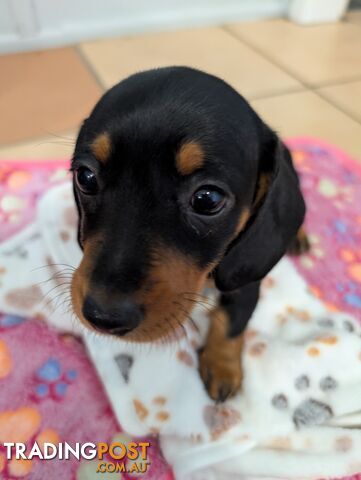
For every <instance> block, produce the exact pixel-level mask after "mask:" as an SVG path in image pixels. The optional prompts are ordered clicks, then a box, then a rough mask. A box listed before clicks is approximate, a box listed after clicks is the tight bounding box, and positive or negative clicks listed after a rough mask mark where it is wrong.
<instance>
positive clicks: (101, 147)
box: [90, 132, 112, 163]
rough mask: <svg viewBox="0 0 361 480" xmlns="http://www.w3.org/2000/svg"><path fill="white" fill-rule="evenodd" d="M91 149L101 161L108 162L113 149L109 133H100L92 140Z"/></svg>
mask: <svg viewBox="0 0 361 480" xmlns="http://www.w3.org/2000/svg"><path fill="white" fill-rule="evenodd" d="M90 148H91V151H92V152H93V154H94V156H95V158H96V159H97V160H99V162H102V163H106V162H107V161H108V159H109V157H110V153H111V151H112V143H111V140H110V135H109V133H106V132H103V133H100V134H99V135H98V136H97V137H96V138H95V139H94V140H93V142H92V144H91V146H90Z"/></svg>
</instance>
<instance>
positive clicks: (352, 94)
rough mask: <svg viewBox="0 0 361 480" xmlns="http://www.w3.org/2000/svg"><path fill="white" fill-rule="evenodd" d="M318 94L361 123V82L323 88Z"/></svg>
mask: <svg viewBox="0 0 361 480" xmlns="http://www.w3.org/2000/svg"><path fill="white" fill-rule="evenodd" d="M318 92H319V93H320V95H322V96H323V97H324V98H326V99H327V100H329V101H330V102H332V103H333V104H334V105H336V106H337V107H338V108H340V109H342V110H344V111H345V112H346V113H348V114H349V115H351V116H352V117H354V118H355V119H356V120H358V121H359V122H361V80H359V81H357V82H351V83H343V84H341V85H333V86H331V87H323V88H320V89H319V90H318ZM360 141H361V140H360Z"/></svg>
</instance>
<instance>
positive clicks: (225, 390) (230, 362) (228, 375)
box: [199, 349, 243, 402]
mask: <svg viewBox="0 0 361 480" xmlns="http://www.w3.org/2000/svg"><path fill="white" fill-rule="evenodd" d="M199 372H200V375H201V377H202V380H203V382H204V385H205V387H206V389H207V392H208V394H209V396H210V397H211V398H212V399H213V400H215V401H216V402H224V401H225V400H227V398H229V397H232V396H233V395H235V394H236V393H237V392H238V390H239V389H240V388H241V384H242V377H243V372H242V367H241V362H240V359H239V357H238V358H237V357H233V358H232V357H230V356H229V355H228V353H227V352H218V354H217V355H215V354H213V352H212V351H209V350H208V349H204V350H203V351H201V352H200V354H199Z"/></svg>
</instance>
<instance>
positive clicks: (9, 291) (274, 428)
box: [0, 184, 361, 480]
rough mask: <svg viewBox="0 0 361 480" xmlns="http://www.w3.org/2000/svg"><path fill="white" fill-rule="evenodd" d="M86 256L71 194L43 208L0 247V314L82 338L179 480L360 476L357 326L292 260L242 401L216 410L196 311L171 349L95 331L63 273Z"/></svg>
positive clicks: (115, 399)
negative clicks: (74, 308) (35, 319)
mask: <svg viewBox="0 0 361 480" xmlns="http://www.w3.org/2000/svg"><path fill="white" fill-rule="evenodd" d="M80 258H81V252H80V250H79V247H78V246H77V243H76V222H75V207H74V203H73V199H72V193H71V186H70V185H69V184H65V185H62V186H59V187H55V188H53V189H52V190H50V191H49V192H48V193H47V194H46V195H45V196H44V197H43V198H42V200H41V201H40V203H39V207H38V217H37V220H36V222H35V223H34V224H32V225H31V226H30V227H28V228H27V229H25V230H24V231H23V232H21V233H20V234H19V235H17V236H16V237H13V238H12V239H10V240H9V241H7V242H5V243H3V244H2V245H1V246H0V261H1V264H2V265H3V266H5V267H6V273H5V275H4V277H3V285H2V287H1V289H0V310H1V311H6V312H9V313H16V314H22V315H27V316H29V315H39V314H42V315H45V316H46V318H47V319H48V321H49V322H51V323H53V324H54V325H55V326H56V327H57V328H59V329H61V330H63V331H64V330H66V331H73V332H74V333H81V334H82V335H83V337H84V342H85V344H86V345H87V348H88V350H89V354H90V356H91V358H92V360H93V362H94V365H95V367H96V368H97V370H98V372H99V375H100V378H101V380H102V382H103V383H104V387H105V389H106V391H107V393H108V396H109V399H110V401H111V403H112V406H113V408H114V411H115V413H116V415H117V417H118V420H119V422H120V424H121V425H122V427H123V428H124V429H125V430H126V431H128V432H129V433H130V434H132V435H143V434H148V433H156V434H159V436H160V440H161V445H162V449H163V453H164V455H165V457H166V459H167V460H168V461H169V462H170V464H171V465H172V466H173V469H174V472H175V475H176V478H177V479H182V480H183V479H184V480H185V479H187V480H188V479H189V480H212V479H217V480H231V479H232V480H233V479H244V478H252V479H256V478H287V479H289V478H307V479H313V478H320V477H323V478H324V477H331V476H332V477H337V476H345V475H350V474H353V473H356V472H361V431H360V430H359V429H358V428H355V427H360V426H361V338H360V337H361V328H360V326H359V324H358V323H357V321H356V320H355V319H353V318H352V317H350V316H349V315H347V314H343V313H330V312H328V311H327V310H326V309H325V307H324V306H323V304H322V303H320V301H319V300H317V299H316V298H315V297H313V296H311V294H310V293H309V292H308V289H307V285H306V284H305V282H304V280H303V279H302V278H301V277H300V276H299V274H298V273H297V271H296V270H295V268H294V266H293V264H292V263H291V262H290V261H289V260H287V259H283V260H282V261H281V262H280V263H279V264H278V265H277V266H276V267H275V268H274V269H273V271H272V272H271V273H270V274H269V276H268V277H267V278H266V279H265V280H264V282H263V285H262V295H261V300H260V302H259V304H258V306H257V308H256V311H255V313H254V315H253V317H252V319H251V321H250V323H249V327H248V329H247V331H246V334H245V347H244V351H243V358H242V364H243V368H244V381H243V388H242V392H240V393H239V394H238V395H237V396H236V397H235V398H233V399H231V400H229V401H227V402H226V403H224V404H218V405H216V404H215V403H214V402H213V401H212V400H211V399H210V398H209V397H208V395H207V393H206V391H205V389H204V386H203V383H202V381H201V379H200V377H199V374H198V369H197V361H198V360H197V354H196V349H197V348H198V347H199V346H201V345H202V343H203V341H204V339H205V335H206V332H207V327H208V319H207V317H206V315H205V313H204V312H202V311H195V312H194V315H193V318H194V320H195V322H196V324H197V325H198V328H199V331H197V330H196V329H195V328H194V327H192V326H191V325H186V329H187V338H183V339H180V340H178V341H174V342H173V343H169V342H168V343H167V344H166V345H165V344H162V345H161V344H152V345H146V344H134V343H127V342H125V341H122V340H117V339H113V338H108V337H103V336H97V335H95V334H92V333H88V332H86V331H85V330H84V328H83V327H81V326H80V323H79V322H78V321H77V320H76V319H74V318H72V316H71V314H70V313H67V309H68V306H69V305H68V304H67V302H68V300H69V296H68V287H69V279H70V275H71V269H69V268H68V267H67V266H66V265H71V266H73V267H75V266H76V265H77V264H78V263H79V261H80ZM42 266H43V267H44V266H45V267H44V268H39V267H42ZM51 276H52V279H51V280H49V281H46V280H47V279H49V277H51ZM39 282H42V283H39ZM52 289H53V290H52ZM212 295H214V294H212V293H210V296H211V297H212Z"/></svg>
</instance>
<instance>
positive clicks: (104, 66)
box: [81, 27, 300, 98]
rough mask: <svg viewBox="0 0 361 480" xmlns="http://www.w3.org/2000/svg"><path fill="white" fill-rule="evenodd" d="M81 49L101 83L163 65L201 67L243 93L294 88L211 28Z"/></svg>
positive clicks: (279, 72) (255, 56) (268, 64)
mask: <svg viewBox="0 0 361 480" xmlns="http://www.w3.org/2000/svg"><path fill="white" fill-rule="evenodd" d="M81 49H82V51H83V53H84V55H85V56H86V58H87V59H88V61H89V62H90V64H91V65H92V67H93V68H94V69H95V70H96V72H97V74H98V76H99V77H100V78H101V80H102V82H103V83H104V85H106V86H107V87H110V86H111V85H114V84H115V83H117V82H118V81H119V80H121V79H122V78H124V77H126V76H128V75H130V74H132V73H134V72H137V71H140V70H145V69H148V68H153V67H162V66H168V65H189V66H193V67H196V68H200V69H203V70H206V71H208V72H210V73H213V74H215V75H218V76H220V77H222V78H224V79H225V80H227V81H228V82H229V83H231V84H232V85H233V86H234V87H235V88H236V89H238V90H239V91H240V92H241V93H242V94H243V95H245V96H246V97H248V98H255V97H258V96H266V95H270V94H274V93H279V92H282V91H283V90H295V89H299V87H300V85H299V83H298V82H297V81H296V80H294V79H293V78H292V77H290V76H289V75H288V74H286V73H284V72H283V71H282V70H280V69H279V68H278V67H276V66H274V65H273V64H272V63H271V62H269V61H268V60H266V59H264V58H263V57H262V56H260V55H259V54H257V53H255V52H254V51H253V50H252V49H250V48H249V47H247V46H246V45H244V44H242V43H241V42H240V41H238V39H235V38H234V37H233V36H232V35H230V34H229V33H227V32H225V31H224V30H222V29H221V28H216V27H214V28H213V27H212V28H197V29H192V30H182V31H177V32H171V33H157V34H148V35H140V36H135V37H128V38H121V39H112V40H103V41H97V42H89V43H85V44H83V45H82V46H81ZM265 79H267V81H265Z"/></svg>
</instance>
